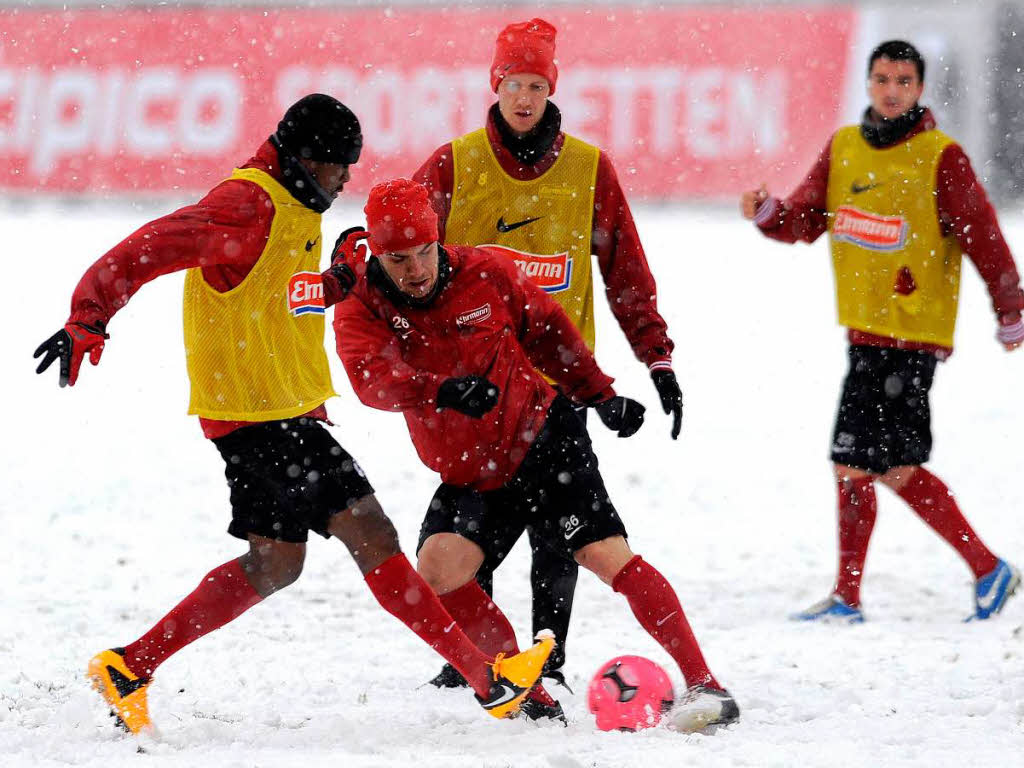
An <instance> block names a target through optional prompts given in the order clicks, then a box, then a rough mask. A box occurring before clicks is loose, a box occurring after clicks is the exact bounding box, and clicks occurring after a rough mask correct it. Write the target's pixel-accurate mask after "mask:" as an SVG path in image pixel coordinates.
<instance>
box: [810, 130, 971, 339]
mask: <svg viewBox="0 0 1024 768" xmlns="http://www.w3.org/2000/svg"><path fill="white" fill-rule="evenodd" d="M952 143H953V140H952V139H951V138H949V137H948V136H947V135H945V134H944V133H942V132H941V131H937V130H931V131H924V132H922V133H919V134H917V135H916V136H913V137H911V138H910V139H909V140H907V141H905V142H902V143H900V144H896V145H895V146H892V147H886V148H884V149H876V148H875V147H872V146H871V145H870V144H868V142H867V141H865V140H864V137H863V136H862V135H861V133H860V128H859V127H858V126H848V127H845V128H841V129H839V130H838V131H836V133H835V135H834V136H833V137H832V154H831V165H830V168H829V178H828V197H827V200H828V202H827V206H828V212H829V214H830V215H829V224H828V230H829V235H830V239H831V244H832V262H833V267H834V269H835V282H836V304H837V307H838V312H839V322H840V323H841V324H842V325H845V326H847V327H848V328H853V329H856V330H859V331H866V332H868V333H874V334H877V335H879V336H887V337H889V338H894V339H902V340H906V341H917V342H925V343H930V344H939V345H942V346H948V347H952V346H953V333H954V330H955V327H956V314H957V304H958V297H959V293H960V264H961V260H962V257H961V252H960V246H959V244H958V243H957V241H956V239H955V238H954V237H952V236H950V237H943V235H942V230H941V228H940V224H939V217H938V208H937V206H936V184H937V171H938V165H939V159H940V158H941V156H942V152H943V150H944V149H945V148H946V147H947V146H949V145H950V144H952Z"/></svg>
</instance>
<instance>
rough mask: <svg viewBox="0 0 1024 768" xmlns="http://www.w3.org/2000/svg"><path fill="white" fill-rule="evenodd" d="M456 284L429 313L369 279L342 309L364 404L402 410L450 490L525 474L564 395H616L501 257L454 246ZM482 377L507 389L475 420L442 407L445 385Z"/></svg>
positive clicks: (560, 321) (342, 332)
mask: <svg viewBox="0 0 1024 768" xmlns="http://www.w3.org/2000/svg"><path fill="white" fill-rule="evenodd" d="M445 250H446V251H447V253H448V258H449V264H450V268H451V273H450V277H449V279H448V283H447V285H446V286H445V287H444V290H442V291H441V292H440V293H439V294H438V296H437V298H436V299H434V301H433V302H432V303H431V304H430V306H429V307H415V306H410V305H407V304H405V303H402V302H398V303H395V302H392V301H391V300H390V299H389V298H388V297H387V296H386V295H385V293H384V292H383V291H382V290H381V289H380V288H378V287H376V286H374V285H373V284H371V282H370V281H369V280H368V279H366V278H365V277H363V278H361V279H360V280H359V281H358V282H357V283H356V285H355V287H354V288H353V290H352V292H351V293H350V294H349V297H348V298H347V299H346V300H345V301H343V302H341V303H340V304H338V305H337V309H336V310H335V315H334V329H335V334H336V338H337V345H338V354H339V356H340V357H341V359H342V362H343V363H344V365H345V370H346V371H347V372H348V376H349V379H350V380H351V382H352V388H353V389H354V390H355V392H356V394H357V395H358V396H359V399H360V400H362V401H363V402H364V403H365V404H366V405H369V406H371V407H373V408H379V409H381V410H385V411H401V412H402V413H403V414H404V415H405V420H406V423H407V425H408V427H409V434H410V435H411V437H412V441H413V444H414V445H415V446H416V450H417V452H418V453H419V456H420V458H421V459H422V461H423V463H424V464H426V465H427V466H428V467H430V468H431V469H433V470H435V471H436V472H439V473H440V474H441V478H442V479H443V480H444V482H446V483H451V484H454V485H463V486H472V487H475V488H478V489H480V490H487V489H490V488H497V487H499V486H500V485H502V484H503V483H505V482H506V481H507V480H509V479H510V478H511V477H512V476H513V475H514V474H515V472H516V470H517V469H518V468H519V465H520V463H521V462H522V460H523V458H524V457H525V456H526V452H527V451H528V450H529V448H530V445H531V444H532V443H533V441H534V439H535V438H536V437H537V435H538V434H539V433H540V430H541V427H542V426H543V424H544V419H545V418H546V416H547V412H548V408H549V407H550V405H551V401H552V400H553V399H554V397H555V392H554V390H553V389H552V388H551V386H550V385H549V384H548V383H547V382H546V381H545V380H544V378H543V377H542V376H541V375H540V374H539V373H538V371H540V372H541V373H543V374H545V375H547V376H549V377H550V378H551V379H553V380H554V381H555V382H557V383H558V384H559V385H560V387H561V388H562V391H563V392H565V394H566V395H567V396H569V397H571V398H573V399H574V400H577V401H579V402H588V401H592V400H594V399H606V398H608V397H611V396H613V395H614V390H613V389H612V387H611V383H612V379H611V378H610V377H609V376H607V375H605V374H604V373H603V372H602V371H601V369H600V368H599V367H598V365H597V362H596V361H595V360H594V356H593V355H592V354H591V352H590V350H589V349H588V348H587V345H586V342H585V341H584V340H583V337H582V336H581V335H580V333H579V331H578V330H577V329H576V327H575V326H574V325H573V324H572V321H570V320H569V318H568V316H567V315H566V314H565V312H564V310H563V309H562V308H561V307H560V306H559V305H558V304H557V302H555V301H554V299H552V298H551V297H550V296H548V295H547V294H546V293H544V291H543V290H541V289H540V288H538V287H537V286H535V285H534V284H533V283H532V282H531V281H530V279H529V278H527V277H526V276H525V275H523V273H522V272H521V271H520V270H519V269H518V268H517V267H516V266H515V264H513V263H512V262H511V261H509V260H508V259H506V258H505V257H503V256H501V255H500V254H495V253H491V252H490V251H488V250H487V249H486V248H472V247H469V246H445ZM471 374H476V375H479V376H484V377H485V378H487V379H488V380H489V381H491V382H492V383H493V384H495V385H496V386H497V388H498V390H499V393H500V395H499V400H498V403H497V405H496V406H495V407H494V408H493V409H492V410H491V411H489V412H488V413H487V414H485V415H484V416H483V417H482V418H479V419H474V418H471V417H469V416H466V415H465V414H462V413H459V412H458V411H455V410H452V409H450V408H447V409H443V410H441V411H438V410H437V403H436V401H437V391H438V388H439V387H440V385H441V383H442V382H443V381H444V380H445V379H448V378H453V377H455V378H457V377H462V376H468V375H471Z"/></svg>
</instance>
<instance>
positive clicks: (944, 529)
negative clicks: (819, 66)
mask: <svg viewBox="0 0 1024 768" xmlns="http://www.w3.org/2000/svg"><path fill="white" fill-rule="evenodd" d="M924 71H925V65H924V60H923V59H922V58H921V54H920V53H919V52H918V51H917V49H916V48H914V46H913V45H911V44H909V43H906V42H903V41H900V40H893V41H889V42H886V43H883V44H881V45H879V46H878V47H877V48H876V49H875V50H874V51H873V52H872V53H871V56H870V59H869V61H868V95H869V98H870V102H871V104H870V106H869V107H868V109H867V110H866V111H865V113H864V117H863V120H862V121H861V124H860V125H859V126H848V127H845V128H841V129H839V130H838V131H837V132H836V133H835V134H834V135H833V136H832V138H831V140H830V141H829V142H828V144H827V145H826V146H825V148H824V150H823V151H822V152H821V155H820V156H819V157H818V161H817V162H816V163H815V165H814V167H813V168H812V169H811V171H810V173H808V174H807V176H806V178H805V179H804V181H803V182H802V183H801V184H800V186H799V187H798V188H797V189H796V191H794V192H793V193H792V194H791V195H790V196H789V197H788V198H786V199H785V200H779V199H778V198H775V197H772V196H770V195H769V194H768V192H767V189H766V188H765V187H764V186H762V187H761V188H760V189H759V190H756V191H750V192H747V193H745V194H744V195H743V197H742V201H741V208H742V212H743V215H744V216H745V217H746V218H747V219H752V220H753V221H754V223H755V224H756V225H757V227H758V228H759V229H760V230H761V232H762V233H763V234H765V235H766V236H768V237H770V238H772V239H775V240H779V241H782V242H786V243H793V242H796V241H804V242H808V243H810V242H814V241H815V240H816V239H817V238H818V237H819V236H821V235H822V234H823V233H825V232H826V231H827V232H828V233H829V236H830V241H831V247H832V259H833V265H834V268H835V276H836V300H837V304H838V311H839V322H840V323H841V324H842V325H845V326H846V327H847V328H848V329H849V332H848V337H849V342H850V349H849V359H850V368H849V372H848V374H847V376H846V381H845V383H844V385H843V392H842V396H841V398H840V402H839V413H838V416H837V418H836V425H835V430H834V433H833V441H832V462H833V464H834V469H835V476H836V482H837V492H838V516H839V566H838V573H837V576H836V583H835V587H834V589H833V593H832V594H831V595H829V597H827V598H826V599H825V600H823V601H821V602H820V603H817V604H816V605H813V606H811V607H810V608H808V609H807V610H806V611H803V612H801V613H799V614H797V615H796V616H795V617H794V618H797V619H803V620H809V621H816V620H823V619H825V620H839V621H843V622H860V621H863V618H864V617H863V613H862V611H861V600H860V583H861V577H862V574H863V568H864V560H865V557H866V555H867V549H868V542H869V541H870V538H871V532H872V529H873V528H874V524H875V515H876V500H875V490H874V483H875V480H879V481H880V482H881V483H882V484H884V485H886V486H888V487H889V488H890V489H892V490H893V491H894V492H895V493H896V494H897V495H899V496H900V498H902V499H903V500H904V501H905V502H906V503H907V504H908V505H910V507H911V509H913V510H914V511H915V512H916V513H917V514H918V516H920V518H921V519H922V520H923V521H924V522H925V523H926V524H927V525H929V526H930V527H931V528H932V529H933V530H934V531H935V532H936V533H938V534H939V535H940V536H941V537H942V538H943V539H945V540H946V541H947V542H948V543H949V544H950V545H951V546H952V547H953V548H954V549H956V551H957V552H958V553H959V554H960V556H961V557H962V558H963V559H964V561H965V562H966V563H967V565H968V567H969V568H970V569H971V571H972V573H973V574H974V578H975V587H974V610H973V612H972V614H971V615H970V616H969V617H968V618H969V619H987V618H989V617H990V616H992V615H994V614H996V613H998V612H999V611H1001V610H1002V609H1003V606H1004V605H1005V604H1006V601H1007V599H1008V598H1009V597H1010V595H1011V594H1013V592H1014V591H1015V590H1016V589H1017V586H1018V584H1019V583H1020V573H1019V572H1018V570H1017V569H1016V568H1014V567H1013V566H1012V565H1010V564H1009V563H1007V562H1005V561H1004V560H1001V559H999V558H998V557H997V556H996V555H994V554H993V553H992V552H991V551H990V550H989V549H988V547H986V546H985V544H984V543H982V541H981V539H980V538H979V537H978V535H977V534H976V533H975V532H974V530H973V528H972V527H971V525H970V524H969V523H968V522H967V520H966V519H965V518H964V516H963V514H962V513H961V512H960V509H959V507H958V506H957V503H956V501H955V500H954V498H953V495H952V493H951V492H950V491H949V489H948V488H947V487H946V485H945V484H944V483H943V482H942V481H941V480H940V479H939V478H938V477H936V476H935V475H933V474H932V473H931V472H929V471H928V470H927V469H925V468H924V466H923V465H924V464H925V463H926V462H927V461H928V458H929V455H930V453H931V444H932V437H931V413H930V410H929V405H928V392H929V389H930V388H931V385H932V377H933V375H934V372H935V367H936V363H937V362H938V361H941V360H945V359H946V358H948V357H949V355H950V354H952V351H953V332H954V327H955V323H956V314H957V303H958V297H959V285H960V266H961V254H962V253H966V254H967V256H968V257H969V258H970V259H971V261H972V262H973V263H974V265H975V266H976V267H977V269H978V272H979V273H980V274H981V277H982V279H983V280H984V281H985V285H986V287H987V288H988V292H989V295H990V296H991V298H992V306H993V308H994V310H995V313H996V318H997V321H998V327H997V331H996V336H997V338H998V340H999V342H1000V343H1001V344H1002V345H1003V346H1004V347H1005V348H1006V350H1007V351H1009V350H1013V349H1016V348H1017V347H1019V346H1020V345H1021V343H1022V342H1024V321H1022V319H1021V310H1022V308H1024V293H1022V292H1021V288H1020V277H1019V275H1018V273H1017V269H1016V266H1015V264H1014V261H1013V257H1012V256H1011V254H1010V251H1009V249H1008V248H1007V246H1006V242H1005V240H1004V239H1003V236H1002V233H1001V232H1000V229H999V224H998V222H997V220H996V215H995V211H994V210H993V208H992V206H991V204H990V203H989V201H988V198H987V196H986V194H985V190H984V188H983V187H982V185H981V183H980V182H979V181H978V179H977V177H976V176H975V174H974V171H973V169H972V168H971V164H970V161H969V160H968V158H967V156H966V154H965V153H964V151H963V149H962V148H961V147H960V146H959V145H958V144H956V143H955V142H954V141H953V140H952V139H951V138H949V137H948V136H946V135H945V134H944V133H942V132H941V131H939V130H937V129H936V125H935V119H934V117H933V116H932V114H931V112H930V111H929V110H928V109H926V108H925V107H922V106H920V105H919V103H918V102H919V99H920V97H921V93H922V90H923V88H924Z"/></svg>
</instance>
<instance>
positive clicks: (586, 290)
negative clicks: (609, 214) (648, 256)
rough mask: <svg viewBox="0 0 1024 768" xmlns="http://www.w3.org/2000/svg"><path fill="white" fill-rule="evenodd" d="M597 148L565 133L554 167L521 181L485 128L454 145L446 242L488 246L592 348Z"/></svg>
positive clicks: (457, 140)
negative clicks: (553, 304)
mask: <svg viewBox="0 0 1024 768" xmlns="http://www.w3.org/2000/svg"><path fill="white" fill-rule="evenodd" d="M599 154H600V150H598V149H597V147H593V146H591V145H589V144H587V143H585V142H582V141H580V140H579V139H576V138H573V137H572V136H566V137H565V142H564V144H563V145H562V151H561V152H560V153H559V155H558V158H557V159H556V160H555V162H554V164H553V165H552V166H551V167H550V168H549V169H548V170H547V171H545V172H544V173H543V174H541V176H540V177H539V178H537V179H533V180H532V181H518V180H516V179H513V178H512V177H511V176H509V175H508V174H507V173H505V171H504V170H503V169H502V167H501V165H500V164H499V163H498V159H497V158H496V157H495V156H494V150H493V149H491V144H490V142H489V141H488V139H487V131H486V130H485V129H483V128H481V129H480V130H478V131H473V132H472V133H469V134H467V135H465V136H462V137H461V138H458V139H456V140H455V141H453V142H452V160H453V163H454V168H455V171H454V172H455V184H454V190H453V192H452V202H451V213H450V214H449V216H448V223H447V227H446V230H445V242H448V243H454V244H460V245H476V246H487V247H489V248H491V249H492V250H498V251H500V252H502V253H504V254H505V255H506V256H507V257H508V258H510V259H512V260H513V261H514V262H515V263H516V264H517V265H518V266H519V268H520V269H522V270H523V272H525V273H526V274H527V276H529V277H530V278H531V279H532V280H533V282H534V283H536V284H537V285H539V286H540V287H541V288H543V289H544V290H545V291H547V292H548V293H550V294H551V297H552V298H554V299H555V300H556V301H557V302H558V303H559V304H560V305H561V306H562V308H563V309H564V310H565V312H566V314H567V315H569V319H570V320H572V322H573V323H574V324H575V325H576V327H577V328H579V330H580V333H581V334H582V336H583V338H584V339H585V340H586V342H587V346H588V347H590V349H591V350H593V348H594V335H595V334H594V280H593V275H592V273H591V265H590V256H591V247H590V244H591V231H592V228H593V217H594V184H595V183H596V181H597V160H598V157H599Z"/></svg>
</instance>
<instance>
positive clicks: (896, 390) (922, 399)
mask: <svg viewBox="0 0 1024 768" xmlns="http://www.w3.org/2000/svg"><path fill="white" fill-rule="evenodd" d="M849 354H850V370H849V372H848V373H847V374H846V380H845V382H844V383H843V394H842V396H841V397H840V399H839V414H838V415H837V416H836V426H835V430H834V431H833V433H832V461H833V462H835V463H836V464H845V465H846V466H849V467H855V468H856V469H863V470H866V471H868V472H876V473H879V474H882V473H884V472H888V471H889V470H890V469H892V468H893V467H899V466H904V465H910V466H916V465H919V464H924V463H925V462H926V461H928V457H929V456H930V455H931V450H932V430H931V410H930V409H929V406H928V391H929V390H930V389H931V386H932V379H933V378H934V376H935V364H936V362H937V358H936V357H935V355H934V354H933V353H931V352H927V351H911V350H905V349H886V348H883V347H868V346H858V345H854V346H851V347H850V353H849Z"/></svg>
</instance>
